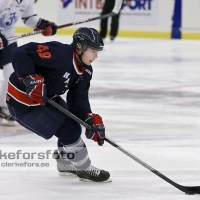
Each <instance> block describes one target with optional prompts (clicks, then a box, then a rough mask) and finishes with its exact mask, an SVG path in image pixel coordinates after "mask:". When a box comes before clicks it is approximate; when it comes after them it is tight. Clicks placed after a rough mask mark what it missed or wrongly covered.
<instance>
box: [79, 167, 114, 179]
mask: <svg viewBox="0 0 200 200" xmlns="http://www.w3.org/2000/svg"><path fill="white" fill-rule="evenodd" d="M76 175H77V176H78V177H79V180H80V181H84V182H88V181H94V182H111V181H112V180H111V179H109V178H110V174H109V172H107V171H104V170H101V169H98V168H96V167H94V166H92V165H90V167H89V168H88V169H87V170H77V171H76Z"/></svg>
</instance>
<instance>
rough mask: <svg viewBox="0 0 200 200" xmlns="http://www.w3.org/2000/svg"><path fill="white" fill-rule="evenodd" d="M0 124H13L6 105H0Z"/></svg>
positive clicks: (13, 121)
mask: <svg viewBox="0 0 200 200" xmlns="http://www.w3.org/2000/svg"><path fill="white" fill-rule="evenodd" d="M0 125H3V126H15V125H16V123H15V120H14V119H13V118H12V116H11V115H10V113H9V111H8V109H7V108H6V107H0Z"/></svg>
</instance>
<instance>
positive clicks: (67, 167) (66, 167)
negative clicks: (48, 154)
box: [53, 150, 76, 176]
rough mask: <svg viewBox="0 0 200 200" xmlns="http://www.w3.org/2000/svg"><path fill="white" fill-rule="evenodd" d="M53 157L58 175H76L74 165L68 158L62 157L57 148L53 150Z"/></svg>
mask: <svg viewBox="0 0 200 200" xmlns="http://www.w3.org/2000/svg"><path fill="white" fill-rule="evenodd" d="M53 158H54V159H56V162H57V170H58V172H59V175H60V176H76V169H75V167H74V165H73V164H72V163H71V162H70V161H69V160H66V159H64V158H63V157H62V156H61V155H60V154H59V152H58V150H55V151H54V153H53Z"/></svg>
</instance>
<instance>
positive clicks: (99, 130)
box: [85, 113, 106, 146]
mask: <svg viewBox="0 0 200 200" xmlns="http://www.w3.org/2000/svg"><path fill="white" fill-rule="evenodd" d="M85 122H86V123H87V124H88V125H90V126H91V127H92V128H93V129H86V130H85V135H86V137H87V139H91V140H94V141H95V142H97V143H98V145H99V146H102V145H103V144H104V139H105V137H106V135H105V127H104V124H103V121H102V118H101V116H99V115H98V114H92V113H88V118H87V119H86V120H85Z"/></svg>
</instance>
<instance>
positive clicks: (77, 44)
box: [7, 27, 110, 182]
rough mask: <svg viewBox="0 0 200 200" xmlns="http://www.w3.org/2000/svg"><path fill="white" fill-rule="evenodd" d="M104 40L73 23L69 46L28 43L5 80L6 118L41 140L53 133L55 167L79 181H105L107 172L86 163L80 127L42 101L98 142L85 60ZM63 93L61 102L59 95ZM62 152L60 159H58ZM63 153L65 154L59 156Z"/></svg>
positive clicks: (101, 131)
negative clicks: (81, 122) (65, 111)
mask: <svg viewBox="0 0 200 200" xmlns="http://www.w3.org/2000/svg"><path fill="white" fill-rule="evenodd" d="M103 47H104V43H103V41H102V38H101V36H100V35H99V33H98V32H97V31H96V30H95V29H93V28H86V27H83V28H79V29H77V31H76V32H75V33H74V35H73V42H72V44H71V45H68V44H62V43H59V42H55V41H54V42H47V43H28V44H26V45H23V46H20V47H18V49H17V50H16V51H15V52H14V54H13V67H14V72H13V73H12V75H11V76H10V79H9V83H8V93H7V104H8V109H9V111H10V113H11V115H12V117H13V118H14V119H15V120H16V121H17V122H18V123H19V124H21V125H22V126H24V127H25V128H27V129H29V130H31V131H33V132H35V133H36V134H38V135H40V136H42V137H44V138H45V139H49V138H51V137H52V136H53V135H54V136H56V137H57V138H58V149H59V152H58V151H55V153H54V156H55V158H57V164H58V170H59V171H60V173H61V174H62V175H64V174H66V173H70V172H71V173H74V174H76V175H77V176H78V177H79V178H80V179H82V180H89V181H96V182H103V181H108V179H109V177H110V174H109V172H107V171H104V170H100V169H98V168H96V167H94V166H92V165H91V161H90V159H89V157H88V151H87V148H86V145H85V143H84V141H83V140H82V138H81V126H80V125H79V124H78V123H77V122H75V121H74V120H73V119H71V118H69V117H67V116H66V115H64V114H63V113H61V112H60V111H58V110H57V109H55V108H54V107H52V106H51V105H49V104H48V103H46V101H45V97H46V96H47V97H49V98H51V99H53V100H54V101H55V102H57V103H58V104H59V105H61V106H62V107H64V108H65V109H68V110H69V111H70V112H72V113H73V114H74V115H76V116H77V117H79V118H80V119H82V120H84V121H85V122H86V123H88V124H89V125H90V126H92V127H94V128H95V130H88V129H86V132H85V135H86V137H87V138H88V139H92V140H94V141H95V142H97V143H98V144H99V145H103V143H104V138H105V128H104V124H103V121H102V118H101V117H100V116H99V115H97V114H93V113H92V111H91V107H90V103H89V99H88V98H89V97H88V91H89V87H90V80H91V78H92V73H93V70H92V66H91V63H92V62H93V61H94V60H95V59H96V58H98V57H99V56H100V53H101V52H102V51H103ZM66 91H68V92H67V98H66V101H67V102H65V101H64V100H63V99H62V98H61V97H59V95H61V94H64V93H65V92H66ZM60 155H62V158H61V159H59V158H60ZM64 158H65V159H64Z"/></svg>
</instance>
